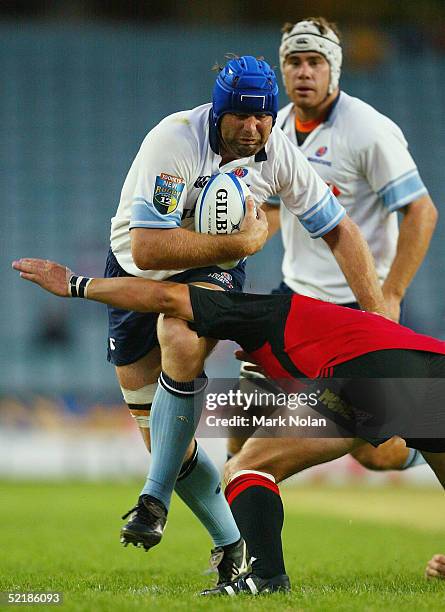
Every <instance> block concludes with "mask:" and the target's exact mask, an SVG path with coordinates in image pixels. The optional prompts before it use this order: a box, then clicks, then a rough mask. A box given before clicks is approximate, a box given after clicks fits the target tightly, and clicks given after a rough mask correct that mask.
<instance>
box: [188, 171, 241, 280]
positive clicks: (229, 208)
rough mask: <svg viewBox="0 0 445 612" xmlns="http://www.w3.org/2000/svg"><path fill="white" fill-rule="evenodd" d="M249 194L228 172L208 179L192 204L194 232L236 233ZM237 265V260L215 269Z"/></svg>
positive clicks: (224, 268)
mask: <svg viewBox="0 0 445 612" xmlns="http://www.w3.org/2000/svg"><path fill="white" fill-rule="evenodd" d="M249 195H252V194H251V192H250V189H249V188H248V187H247V185H246V183H245V182H244V181H242V180H241V179H240V178H238V177H237V176H235V174H232V173H231V172H227V173H224V174H215V175H214V176H212V177H210V180H209V182H208V183H207V185H206V186H205V188H204V189H203V190H202V192H201V194H200V196H199V198H198V201H197V202H196V209H195V230H196V231H197V232H200V233H201V234H233V233H234V232H239V229H240V226H241V222H242V220H243V219H244V215H245V214H246V197H247V196H249ZM237 264H238V260H235V261H226V262H224V263H220V264H218V267H219V268H222V269H223V270H230V268H234V267H235V266H236V265H237Z"/></svg>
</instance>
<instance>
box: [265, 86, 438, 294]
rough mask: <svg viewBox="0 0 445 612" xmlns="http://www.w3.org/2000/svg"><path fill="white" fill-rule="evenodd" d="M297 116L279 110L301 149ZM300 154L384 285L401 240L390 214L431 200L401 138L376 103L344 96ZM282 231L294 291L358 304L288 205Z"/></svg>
mask: <svg viewBox="0 0 445 612" xmlns="http://www.w3.org/2000/svg"><path fill="white" fill-rule="evenodd" d="M292 109H293V105H292V104H288V105H287V106H285V107H284V108H283V109H281V110H280V112H279V113H278V118H277V126H278V127H281V128H282V129H283V131H284V133H285V134H286V135H287V136H288V137H289V139H290V140H291V141H292V142H293V143H294V144H295V145H297V146H298V143H297V137H296V133H295V114H294V111H293V110H292ZM299 150H300V151H301V152H302V153H303V154H304V155H305V156H306V158H307V159H308V161H309V163H310V164H311V165H312V167H313V168H314V169H315V170H316V171H317V173H318V174H319V175H320V177H321V178H322V179H323V180H324V181H325V182H326V183H328V184H329V185H330V187H331V189H332V190H333V192H334V193H335V194H336V196H337V198H338V199H339V201H340V203H341V204H342V205H343V206H344V208H345V209H346V212H347V213H348V215H350V217H351V218H352V219H353V220H354V221H355V222H356V223H357V225H358V226H359V227H360V229H361V231H362V233H363V235H364V237H365V239H366V240H367V242H368V244H369V246H370V249H371V252H372V254H373V256H374V258H375V262H376V268H377V273H378V276H379V279H380V281H381V282H383V281H384V279H385V278H386V276H387V274H388V272H389V269H390V266H391V263H392V261H393V259H394V256H395V253H396V246H397V238H398V223H397V214H391V213H394V212H395V211H396V210H397V209H399V208H402V207H403V206H405V205H406V204H408V203H410V202H412V201H413V200H415V199H416V198H418V197H420V196H421V195H424V194H426V193H427V190H426V188H425V186H424V185H423V183H422V180H421V178H420V176H419V173H418V171H417V168H416V164H415V163H414V161H413V159H412V157H411V155H410V154H409V152H408V147H407V142H406V140H405V138H404V136H403V134H402V131H401V130H400V128H399V127H398V126H397V125H396V124H395V123H394V122H393V121H391V120H390V119H388V117H385V116H384V115H382V114H380V113H379V112H378V111H376V110H375V109H374V108H372V106H369V104H366V103H365V102H363V101H362V100H359V99H358V98H353V97H351V96H349V95H348V94H346V93H344V92H341V93H340V96H339V98H338V101H337V103H336V104H335V106H334V108H333V110H332V112H331V114H330V115H329V117H328V118H327V120H326V121H325V122H324V123H322V124H321V125H319V126H318V127H317V128H316V129H315V130H314V131H313V132H311V133H310V134H309V135H308V136H307V138H306V140H305V141H304V143H303V144H302V145H301V146H300V147H299ZM270 201H271V202H273V201H274V200H273V199H270ZM281 231H282V236H283V243H284V247H285V256H284V260H283V277H284V281H285V283H286V284H287V285H288V286H289V287H290V288H291V289H293V291H295V292H297V293H302V294H303V295H308V296H310V297H315V298H320V299H323V300H327V301H334V302H336V303H338V304H346V303H348V302H354V301H356V298H355V296H354V294H353V293H352V291H351V289H350V288H349V286H348V284H347V282H346V279H345V277H344V275H343V273H342V271H341V270H340V268H339V266H338V264H337V262H336V260H335V258H334V256H333V255H332V252H331V251H330V249H329V247H328V246H327V245H326V243H325V242H324V241H323V240H309V239H308V236H307V233H306V232H305V231H302V228H301V225H300V223H298V222H297V219H296V218H295V216H294V215H293V214H292V213H291V212H289V211H288V210H287V209H286V208H285V207H283V206H281Z"/></svg>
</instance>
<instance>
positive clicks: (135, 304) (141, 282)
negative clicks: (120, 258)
mask: <svg viewBox="0 0 445 612" xmlns="http://www.w3.org/2000/svg"><path fill="white" fill-rule="evenodd" d="M163 289H164V288H163V286H162V285H161V283H159V282H156V281H151V280H147V279H144V278H133V277H129V278H127V277H121V278H93V279H92V280H91V282H90V283H89V285H88V291H87V297H88V299H89V300H93V301H95V302H101V303H102V304H108V305H110V306H114V307H115V308H122V309H123V310H135V311H137V312H161V306H162V295H163V291H162V290H163Z"/></svg>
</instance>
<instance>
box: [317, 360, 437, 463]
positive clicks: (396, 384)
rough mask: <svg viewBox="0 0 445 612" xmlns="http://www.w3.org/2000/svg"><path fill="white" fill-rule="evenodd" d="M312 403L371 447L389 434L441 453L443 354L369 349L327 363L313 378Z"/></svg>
mask: <svg viewBox="0 0 445 612" xmlns="http://www.w3.org/2000/svg"><path fill="white" fill-rule="evenodd" d="M317 387H318V388H319V389H320V391H321V394H320V395H319V405H318V407H317V408H315V409H316V410H317V411H318V412H320V413H323V414H324V415H325V416H328V417H329V418H331V419H332V420H334V421H335V422H336V423H337V424H338V425H340V426H342V427H344V429H345V430H346V431H349V433H350V434H351V435H354V437H359V438H363V439H364V440H366V441H368V442H370V443H371V444H373V445H374V446H378V445H379V444H382V443H383V442H386V441H387V440H388V439H389V438H391V437H392V436H394V435H398V436H400V437H401V438H403V439H404V440H405V441H406V444H407V446H409V447H410V448H416V449H418V450H420V451H427V452H432V453H434V452H439V453H441V452H445V409H444V401H443V398H444V397H445V356H444V355H440V354H437V353H429V352H424V351H414V350H402V349H391V350H382V351H374V352H372V353H367V354H365V355H361V356H360V357H356V358H355V359H351V360H350V361H347V362H345V363H342V364H339V365H337V366H335V367H334V368H333V374H332V378H331V379H321V380H318V381H317Z"/></svg>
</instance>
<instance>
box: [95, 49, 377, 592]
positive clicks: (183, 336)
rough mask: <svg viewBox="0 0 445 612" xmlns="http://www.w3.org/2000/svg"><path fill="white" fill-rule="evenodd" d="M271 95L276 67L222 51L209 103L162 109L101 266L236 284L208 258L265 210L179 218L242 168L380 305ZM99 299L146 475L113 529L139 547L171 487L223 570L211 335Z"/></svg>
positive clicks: (256, 245) (259, 192)
mask: <svg viewBox="0 0 445 612" xmlns="http://www.w3.org/2000/svg"><path fill="white" fill-rule="evenodd" d="M277 100H278V87H277V83H276V78H275V74H274V72H273V71H272V70H271V69H270V67H269V65H268V64H267V63H266V62H265V61H262V60H257V59H255V58H254V57H250V56H244V57H240V58H234V59H231V60H230V61H228V62H227V64H226V65H225V66H224V68H223V69H222V70H221V71H220V72H219V74H218V77H217V79H216V83H215V86H214V90H213V102H212V103H211V104H204V105H202V106H199V107H197V108H194V109H192V110H189V111H183V112H178V113H175V114H173V115H170V116H168V117H166V118H165V119H163V120H162V121H161V122H160V123H159V124H158V125H157V126H156V127H155V128H153V129H152V130H151V131H150V132H149V134H148V135H147V137H146V138H145V140H144V141H143V143H142V146H141V148H140V150H139V152H138V154H137V156H136V158H135V160H134V162H133V164H132V166H131V168H130V171H129V173H128V176H127V178H126V180H125V183H124V186H123V189H122V194H121V200H120V204H119V207H118V209H117V212H116V215H115V216H114V218H113V219H112V227H111V247H110V251H109V256H108V260H107V266H106V274H105V275H106V277H108V278H111V277H122V276H124V277H125V276H126V277H132V276H135V277H141V278H145V279H155V280H165V279H169V280H172V281H177V282H183V283H184V282H185V283H199V284H201V285H205V286H207V287H209V288H213V289H217V290H218V289H219V290H227V291H239V290H240V289H241V288H242V284H243V280H244V266H243V263H240V264H239V265H238V266H237V267H236V268H234V269H231V270H228V271H225V272H224V274H221V270H220V269H219V268H218V263H221V262H226V261H228V260H241V259H242V258H244V257H246V256H249V255H252V254H253V253H254V252H256V251H257V250H259V249H260V248H261V247H262V245H263V243H264V241H265V238H266V234H267V223H266V221H265V218H264V215H263V213H262V212H261V211H260V212H259V213H258V216H255V214H254V212H253V209H252V207H251V206H249V212H248V214H247V215H246V217H245V219H244V221H243V223H242V225H241V231H240V232H239V233H236V234H232V235H218V236H213V235H204V234H198V233H195V232H194V231H190V229H191V228H192V225H193V214H194V207H195V204H196V200H197V198H198V196H199V193H200V192H201V190H202V189H203V187H204V186H205V184H206V182H207V181H208V180H209V178H210V177H211V176H212V175H214V174H216V173H219V172H228V171H230V170H233V169H236V168H239V167H241V168H242V170H243V174H244V180H245V181H246V182H247V184H248V185H249V186H250V189H251V191H252V194H253V198H254V199H255V200H256V201H257V202H262V201H265V200H267V198H268V197H269V196H271V195H273V194H279V195H280V197H281V200H282V202H283V204H284V206H286V207H287V208H288V209H289V211H290V212H291V213H292V214H294V215H296V216H297V217H298V219H299V220H300V221H301V223H302V224H303V226H304V227H305V229H306V230H307V231H308V232H309V234H310V235H311V237H313V238H318V237H323V239H324V240H325V241H326V242H327V244H328V245H329V247H330V249H331V250H332V252H333V253H334V256H335V258H336V259H337V261H338V262H339V264H340V266H341V268H342V270H343V271H344V274H345V276H346V278H347V279H348V282H349V284H350V286H351V288H352V290H353V292H354V294H355V296H356V298H357V300H358V301H359V302H360V304H361V306H362V307H363V308H364V309H367V310H371V311H376V312H383V313H384V312H385V309H384V303H383V296H382V293H381V289H380V287H379V284H378V280H377V275H376V272H375V269H374V263H373V260H372V257H371V255H370V253H369V250H368V248H367V245H366V242H365V241H364V240H363V238H362V236H361V233H360V232H359V230H358V229H357V227H356V225H355V224H354V223H353V222H352V221H351V220H350V219H349V217H348V216H347V215H346V214H345V211H344V209H343V208H342V206H341V205H340V204H339V203H338V201H337V200H336V199H335V197H334V196H333V195H332V193H331V191H330V190H329V189H328V187H327V186H326V185H325V183H324V182H323V181H322V180H321V179H320V178H319V177H318V176H317V174H316V173H315V172H314V171H313V170H312V168H311V167H310V165H309V164H308V162H307V161H306V159H305V158H304V156H303V155H301V153H300V152H299V151H298V149H297V148H296V147H294V146H293V145H292V144H291V143H290V141H289V140H288V139H287V137H286V136H285V135H284V134H283V133H282V131H281V130H277V129H273V130H272V127H273V125H274V123H275V120H276V115H277V104H278V102H277ZM108 312H109V346H108V359H109V360H110V361H111V362H112V363H113V364H114V365H115V366H116V374H117V377H118V380H119V383H120V386H121V388H122V393H123V397H124V399H125V401H126V403H127V404H128V406H129V408H130V411H131V413H132V415H133V416H134V417H135V418H136V420H137V422H138V425H139V427H140V429H141V432H142V433H143V436H144V439H145V441H146V443H147V446H151V451H152V461H151V465H150V470H149V474H148V477H147V481H146V484H145V485H144V487H143V489H142V491H141V495H140V497H139V499H138V502H137V505H136V506H135V507H134V508H133V509H132V511H131V517H130V519H129V521H128V522H127V523H126V525H125V526H124V527H123V529H122V531H121V540H122V542H123V543H124V544H128V543H132V544H135V545H141V546H143V547H144V548H145V549H149V548H150V547H152V546H154V545H155V544H157V543H158V542H159V541H160V539H161V537H162V533H163V529H164V526H165V522H166V517H167V512H168V509H169V505H170V499H171V494H172V491H173V488H174V487H175V488H176V492H177V493H178V494H179V496H180V497H181V498H182V499H183V500H184V501H185V502H186V503H187V504H188V505H189V507H190V508H191V509H192V511H193V512H194V513H195V514H196V516H197V517H198V518H199V519H200V520H201V521H202V522H203V524H204V525H205V526H206V527H207V529H208V531H209V533H210V534H211V536H212V538H213V541H214V543H215V546H216V554H215V559H218V560H219V564H218V570H219V580H220V581H225V580H227V579H229V578H230V577H232V576H233V575H234V574H236V571H238V569H239V568H241V567H242V564H243V559H242V557H243V551H244V546H243V543H242V541H241V539H240V534H239V531H238V529H237V527H236V525H235V523H234V521H233V518H232V516H231V514H230V511H229V508H228V506H227V504H226V502H225V500H224V497H223V496H222V494H221V492H220V487H219V479H220V477H219V474H218V471H217V469H216V467H215V466H214V465H213V463H212V462H211V461H210V459H209V458H208V457H207V456H206V454H205V452H204V451H203V449H202V448H200V447H198V445H197V444H196V442H195V441H194V431H195V427H196V422H197V418H198V416H199V415H198V414H197V408H196V407H197V406H199V404H200V398H201V397H202V394H203V390H204V387H205V380H206V378H205V374H204V373H203V367H204V360H205V357H206V356H207V354H208V353H209V351H210V350H211V349H212V348H213V347H214V345H215V341H214V340H208V339H206V338H203V337H201V338H198V337H197V335H196V334H195V333H194V332H193V331H192V330H190V328H189V327H188V326H187V324H186V323H185V322H184V321H181V320H178V319H174V318H168V317H165V318H160V319H159V321H158V317H157V315H153V314H150V313H142V314H141V313H137V312H133V311H129V310H126V309H123V308H118V307H113V306H112V307H109V310H108ZM159 345H160V347H161V349H162V350H160V348H159ZM161 353H162V356H161ZM161 357H162V363H161ZM158 378H159V383H160V384H159V386H158V387H157V388H156V381H157V379H158ZM150 411H151V414H150ZM198 412H199V411H198ZM149 415H150V417H149ZM149 418H150V424H149ZM149 428H150V431H149ZM233 568H234V569H233Z"/></svg>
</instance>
